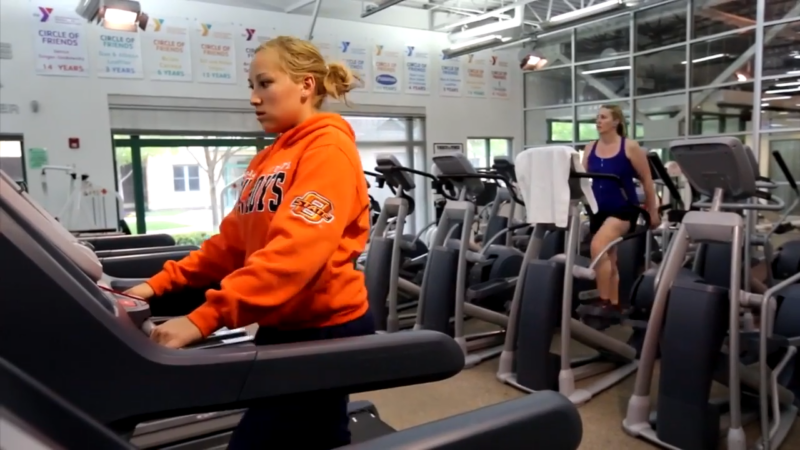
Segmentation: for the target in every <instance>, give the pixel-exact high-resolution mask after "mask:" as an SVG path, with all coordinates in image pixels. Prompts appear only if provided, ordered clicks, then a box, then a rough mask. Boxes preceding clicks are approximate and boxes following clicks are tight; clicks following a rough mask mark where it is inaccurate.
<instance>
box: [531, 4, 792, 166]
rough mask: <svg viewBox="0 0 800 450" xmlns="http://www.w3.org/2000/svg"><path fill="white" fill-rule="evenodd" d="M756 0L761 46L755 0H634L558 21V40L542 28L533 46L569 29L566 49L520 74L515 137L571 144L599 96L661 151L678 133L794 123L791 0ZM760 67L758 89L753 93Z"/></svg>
mask: <svg viewBox="0 0 800 450" xmlns="http://www.w3.org/2000/svg"><path fill="white" fill-rule="evenodd" d="M765 2H766V4H767V6H766V10H767V14H766V21H765V23H764V28H763V36H761V38H760V39H758V41H759V42H760V43H761V44H762V48H756V46H755V44H756V40H757V37H758V36H757V32H758V30H759V29H760V28H761V27H758V26H757V24H756V3H757V2H746V1H743V0H732V1H722V2H718V1H693V2H689V1H688V0H680V1H674V2H639V4H637V5H633V6H632V7H631V12H630V13H627V14H619V15H616V14H617V13H609V14H610V15H609V17H607V18H605V19H603V20H597V19H596V18H592V19H587V20H589V21H588V22H583V23H581V22H576V23H575V25H574V26H572V27H571V28H563V29H561V30H560V31H559V33H561V34H563V35H564V38H562V39H561V40H560V42H553V41H551V40H550V39H551V38H552V37H553V35H552V34H551V33H550V32H548V31H547V30H545V32H544V33H543V34H542V35H541V36H539V38H538V40H537V41H536V44H535V45H536V47H535V48H534V52H536V51H538V50H539V49H542V50H543V49H550V50H549V51H550V54H551V55H552V54H554V53H558V54H561V53H563V52H564V51H565V50H566V48H567V46H566V44H567V43H568V42H569V39H566V35H567V34H568V33H570V32H571V33H572V35H573V42H572V54H571V57H570V58H561V59H559V60H558V63H557V64H558V65H557V68H556V69H551V70H550V72H551V73H550V74H546V73H544V72H545V71H539V72H534V73H532V74H527V75H526V79H525V89H526V90H525V111H524V119H525V142H524V146H525V147H534V146H539V145H546V144H548V143H556V142H557V143H569V144H571V145H573V146H575V148H581V147H582V146H583V145H585V144H586V143H587V142H589V141H591V140H594V139H595V138H596V137H597V131H596V128H595V124H594V117H595V115H596V113H597V109H598V108H599V107H600V106H601V105H603V104H607V103H612V104H619V105H621V106H622V107H623V109H624V110H625V111H626V115H628V119H627V121H628V123H627V125H628V135H629V136H631V137H633V138H635V139H637V140H639V141H640V142H646V143H651V144H652V145H655V146H656V147H655V148H657V149H660V151H662V152H667V150H666V146H668V143H669V142H671V141H672V140H675V139H680V138H682V137H686V136H720V135H722V136H734V137H738V138H740V139H742V140H743V142H745V143H746V144H748V145H753V142H754V141H755V139H756V138H757V137H758V136H759V134H760V133H761V132H762V130H763V132H764V133H763V134H761V138H760V139H761V141H762V143H763V140H764V139H765V136H766V135H767V134H773V133H776V132H781V131H783V132H788V131H790V130H791V131H797V130H798V129H800V4H798V2H797V1H796V0H765ZM651 5H655V6H651ZM690 5H691V7H690ZM571 6H572V7H573V9H575V8H578V5H577V4H575V3H573V4H572V5H571ZM582 7H583V6H582ZM687 24H688V25H689V27H690V28H691V31H689V30H687ZM687 32H688V34H687ZM553 49H557V50H558V51H554V50H553ZM757 53H762V54H763V70H759V68H757V67H756V54H757ZM538 56H544V55H543V54H542V53H539V54H538ZM553 65H555V64H549V65H548V66H546V67H552V66H553ZM757 72H758V73H757ZM761 76H763V79H762V83H761V84H762V92H761V93H760V95H759V93H755V95H754V92H753V88H754V85H755V79H756V78H757V77H761ZM547 77H553V78H556V79H557V80H561V81H555V82H552V81H549V80H547ZM570 79H571V82H572V85H571V87H570V88H569V89H565V88H564V85H563V83H564V82H565V81H566V80H570ZM753 114H760V116H759V117H760V119H761V120H760V124H761V130H755V131H754V130H753V126H754V125H753ZM763 148H764V147H763V145H762V150H763ZM665 157H668V155H666V153H665Z"/></svg>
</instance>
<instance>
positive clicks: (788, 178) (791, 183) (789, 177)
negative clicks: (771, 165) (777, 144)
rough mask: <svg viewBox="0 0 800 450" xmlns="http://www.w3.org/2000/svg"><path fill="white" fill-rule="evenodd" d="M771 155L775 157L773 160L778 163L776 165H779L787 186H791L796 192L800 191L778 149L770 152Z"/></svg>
mask: <svg viewBox="0 0 800 450" xmlns="http://www.w3.org/2000/svg"><path fill="white" fill-rule="evenodd" d="M772 157H773V158H775V162H777V163H778V167H780V169H781V172H783V176H784V177H786V181H787V182H788V183H789V186H791V187H792V190H793V191H795V192H796V193H797V192H800V189H798V187H797V181H795V179H794V176H793V175H792V172H791V171H790V170H789V166H787V165H786V161H785V160H784V159H783V155H781V154H780V152H779V151H777V150H775V151H774V152H772Z"/></svg>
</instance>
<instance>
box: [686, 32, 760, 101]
mask: <svg viewBox="0 0 800 450" xmlns="http://www.w3.org/2000/svg"><path fill="white" fill-rule="evenodd" d="M755 42H756V33H755V29H749V30H747V31H743V32H741V33H737V34H732V35H726V36H723V37H719V38H716V39H710V40H708V41H702V42H698V43H696V44H692V48H691V51H692V61H691V73H692V86H693V87H699V86H707V85H710V84H711V85H713V84H722V83H729V82H733V81H744V80H748V79H752V78H753V74H752V70H753V69H752V67H753V63H754V57H755V47H753V46H754V45H755ZM682 64H686V62H685V60H684V61H683V62H682Z"/></svg>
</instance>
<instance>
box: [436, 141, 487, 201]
mask: <svg viewBox="0 0 800 450" xmlns="http://www.w3.org/2000/svg"><path fill="white" fill-rule="evenodd" d="M433 163H434V164H436V167H438V168H439V171H440V172H441V175H440V176H441V177H445V178H450V179H453V180H457V181H458V182H459V183H462V184H463V185H464V187H465V188H466V189H467V192H468V193H469V194H470V195H473V196H476V195H479V194H480V193H481V192H483V187H484V186H483V182H482V181H481V179H480V177H478V176H477V175H478V172H477V171H476V170H475V167H474V166H473V165H472V163H471V162H469V159H467V157H466V155H464V154H463V153H461V152H448V153H443V154H441V155H436V156H434V157H433ZM465 175H466V176H465Z"/></svg>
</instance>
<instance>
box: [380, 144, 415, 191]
mask: <svg viewBox="0 0 800 450" xmlns="http://www.w3.org/2000/svg"><path fill="white" fill-rule="evenodd" d="M376 162H377V164H378V166H377V167H375V170H377V171H378V172H380V173H381V175H383V177H384V179H386V182H387V183H389V185H390V186H393V187H395V188H400V189H402V190H404V191H406V192H410V191H412V190H414V188H415V187H416V184H415V183H414V178H413V177H412V176H411V174H410V173H409V172H408V171H405V170H403V169H404V167H403V165H402V164H400V161H399V160H398V159H397V157H396V156H395V155H392V154H388V153H383V154H380V155H378V156H377V158H376Z"/></svg>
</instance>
